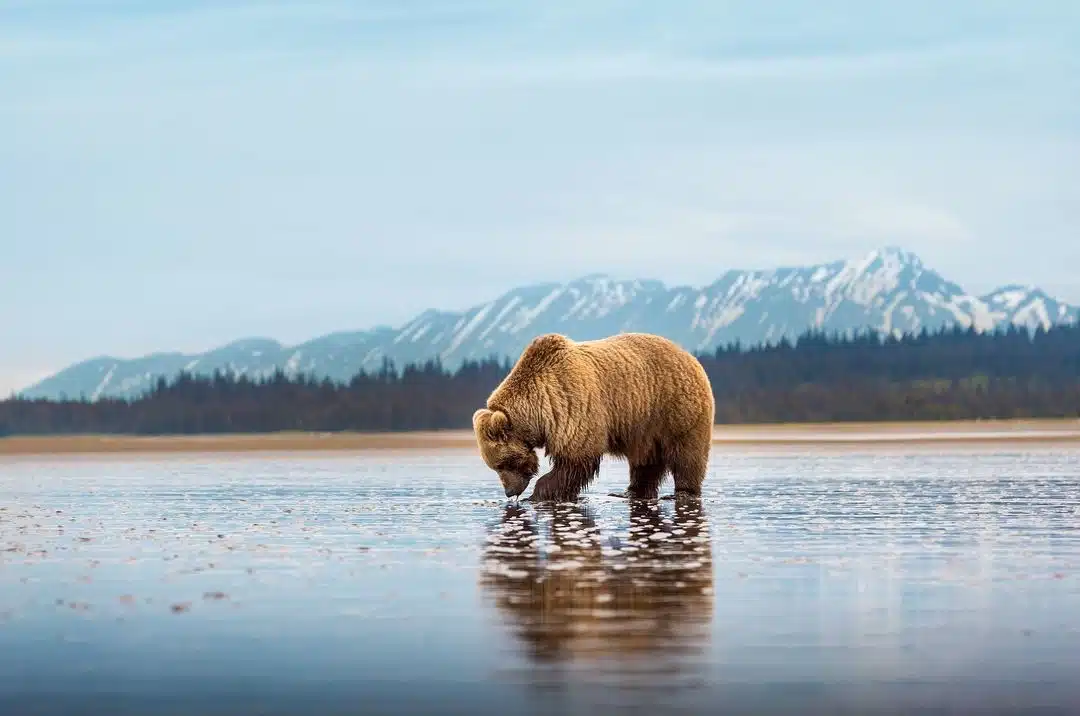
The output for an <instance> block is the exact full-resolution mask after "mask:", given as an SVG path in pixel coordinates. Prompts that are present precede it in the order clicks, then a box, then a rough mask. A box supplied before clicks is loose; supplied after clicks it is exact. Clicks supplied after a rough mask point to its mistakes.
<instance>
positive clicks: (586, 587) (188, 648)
mask: <svg viewBox="0 0 1080 716" xmlns="http://www.w3.org/2000/svg"><path fill="white" fill-rule="evenodd" d="M625 480H626V466H625V465H624V464H619V463H605V467H604V470H603V473H602V475H601V479H600V481H599V483H598V484H597V486H596V487H594V488H593V490H592V491H591V494H590V495H589V496H588V497H587V498H586V499H584V500H583V501H582V502H581V503H580V504H577V505H561V506H556V507H553V508H549V509H537V508H535V507H531V506H516V505H509V504H508V503H507V502H506V501H505V500H502V499H499V498H500V497H501V495H500V489H501V488H500V487H499V484H498V480H497V479H496V478H495V477H494V475H493V474H490V473H489V472H487V471H486V470H485V468H483V466H482V464H481V463H480V462H479V459H478V458H477V457H475V455H473V454H472V453H471V452H469V451H432V452H430V453H427V454H425V453H420V452H412V453H408V454H405V455H404V456H403V455H402V454H390V453H385V454H380V453H370V454H367V455H364V456H327V455H315V456H311V457H287V458H275V457H257V456H244V457H240V458H228V457H223V456H220V455H215V456H207V457H205V458H200V457H189V456H172V457H162V458H160V459H159V458H157V457H155V458H153V459H128V460H122V459H117V460H103V459H93V460H85V461H77V460H65V461H48V460H45V459H41V460H20V461H17V462H7V463H0V713H4V714H6V713H19V714H32V713H42V714H45V713H49V714H81V713H86V714H97V713H110V714H124V713H139V714H142V713H177V714H180V713H185V714H187V713H204V714H217V713H221V714H225V713H229V714H248V713H251V714H255V713H259V714H286V713H296V714H300V713H305V714H323V713H327V714H328V713H342V714H344V713H364V714H374V713H385V714H403V713H461V714H479V713H499V714H507V715H512V714H546V713H574V714H577V713H580V714H592V713H615V712H620V713H622V712H626V711H629V712H633V713H643V714H644V713H648V714H655V713H704V712H709V713H712V712H717V711H720V712H724V713H781V712H782V713H792V714H807V713H849V712H850V713H910V712H912V710H913V709H916V708H918V707H930V711H931V712H940V713H954V712H965V713H971V712H979V713H1027V712H1031V713H1076V712H1077V707H1078V706H1080V687H1077V686H1075V685H1074V684H1075V679H1076V674H1077V673H1080V579H1078V574H1080V570H1078V566H1080V531H1078V527H1080V452H1078V451H1067V450H1057V451H1052V450H1046V449H1043V450H1031V451H1017V452H1010V453H992V452H982V453H979V452H972V451H970V450H968V451H964V452H956V453H948V452H942V453H939V454H928V453H927V452H926V451H925V450H922V451H920V452H919V453H918V454H915V453H912V454H904V453H903V452H897V451H896V450H895V449H893V450H892V451H890V452H889V453H888V454H874V453H873V452H872V451H863V452H861V453H859V454H855V453H852V454H833V455H824V454H799V453H798V452H794V451H793V452H776V451H770V452H767V453H761V454H753V453H745V452H740V453H738V454H734V455H730V454H724V453H723V452H722V450H718V452H717V454H716V455H715V456H714V460H713V467H712V472H711V474H710V476H709V478H708V481H707V493H706V496H705V498H704V499H703V500H702V501H701V503H700V504H683V503H679V504H675V503H672V502H660V503H651V504H650V503H628V502H626V501H623V500H618V499H616V498H609V497H606V496H604V493H606V492H607V491H608V490H609V489H620V488H621V487H622V486H623V485H624V484H625ZM665 487H666V488H667V489H668V490H670V481H669V482H668V483H667V484H666V486H665Z"/></svg>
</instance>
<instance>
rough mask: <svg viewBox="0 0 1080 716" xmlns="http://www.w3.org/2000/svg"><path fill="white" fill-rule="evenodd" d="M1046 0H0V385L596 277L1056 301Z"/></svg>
mask: <svg viewBox="0 0 1080 716" xmlns="http://www.w3.org/2000/svg"><path fill="white" fill-rule="evenodd" d="M1078 227H1080V3H1076V2H1074V0H1059V1H1057V2H1049V1H1045V2H1039V1H1037V0H1026V1H1025V2H1023V3H1021V2H1013V1H1012V0H950V2H938V1H935V2H929V0H903V1H901V2H892V1H891V0H876V1H875V2H865V0H853V1H849V2H840V1H838V0H817V2H813V3H809V2H805V1H804V0H772V1H770V2H768V3H763V2H759V1H757V0H750V1H745V2H725V1H723V0H701V1H700V2H691V1H686V2H683V1H679V0H665V2H655V1H653V0H636V1H635V0H630V1H626V2H615V1H614V0H547V1H546V2H543V3H539V2H528V3H526V2H512V1H509V0H364V1H357V2H344V1H337V0H312V1H311V2H298V1H297V2H290V1H289V0H279V1H278V2H269V1H264V0H245V1H235V0H186V1H185V0H155V2H152V3H151V2H145V1H144V0H0V336H2V338H0V393H6V392H7V391H9V390H11V389H14V388H19V387H24V386H25V385H27V384H29V383H31V382H33V381H34V380H36V379H38V378H40V377H44V376H45V375H47V374H49V373H51V372H54V371H56V370H59V369H61V368H63V367H66V366H67V365H69V364H71V363H73V362H76V361H79V360H83V359H86V358H90V357H94V356H98V355H114V356H119V357H135V356H138V355H142V354H145V353H149V352H153V351H160V350H183V351H201V350H206V349H209V348H212V347H215V346H218V345H221V344H223V343H226V342H229V341H231V340H234V339H237V338H241V337H249V336H266V337H272V338H276V339H278V340H281V341H283V342H286V343H292V342H299V341H302V340H305V339H308V338H311V337H315V336H317V335H320V334H323V333H327V332H330V331H334V330H351V329H363V328H368V327H371V326H373V325H377V324H390V325H395V324H399V323H402V322H404V321H405V320H407V319H408V318H410V317H411V316H413V315H415V314H416V313H418V312H420V311H422V310H424V309H426V308H430V307H437V308H443V309H448V310H451V309H457V310H460V309H464V308H466V307H468V306H470V305H473V304H476V303H479V302H482V301H485V300H488V299H491V298H494V297H495V296H497V295H499V294H500V293H502V292H504V291H506V290H508V289H510V288H513V287H515V286H520V285H523V284H530V283H537V282H541V281H553V280H554V281H564V280H571V279H573V278H576V277H578V276H581V275H585V274H589V273H595V272H604V273H609V274H612V275H615V276H619V277H624V278H630V277H633V278H655V279H660V280H663V281H665V282H667V283H675V284H685V283H689V284H695V285H701V284H706V283H708V282H710V281H712V280H713V279H715V278H716V277H718V276H719V275H720V274H721V273H722V272H723V271H725V270H727V269H730V268H769V267H773V266H777V265H793V264H803V263H811V262H817V261H826V260H833V259H838V258H849V257H851V258H854V257H856V256H858V255H860V254H862V253H865V252H867V251H870V250H872V249H874V248H876V247H879V246H884V245H897V246H902V247H904V248H906V249H909V250H912V251H914V252H916V253H917V254H919V255H920V256H921V257H922V258H923V260H924V261H925V262H926V263H927V264H929V265H930V266H931V267H932V268H934V269H936V270H938V271H940V272H941V273H942V274H944V275H945V276H947V277H948V278H950V279H953V280H955V281H957V282H959V283H960V284H961V285H963V286H965V287H966V288H968V289H969V290H971V291H984V290H989V289H991V288H993V287H994V286H996V285H1000V284H1004V283H1031V284H1038V285H1039V286H1041V287H1042V288H1044V289H1046V290H1047V291H1049V292H1050V293H1051V294H1053V295H1056V296H1058V297H1060V298H1064V299H1067V300H1071V301H1076V302H1080V274H1078V273H1077V266H1078V265H1080V231H1078Z"/></svg>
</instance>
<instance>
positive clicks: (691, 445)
mask: <svg viewBox="0 0 1080 716" xmlns="http://www.w3.org/2000/svg"><path fill="white" fill-rule="evenodd" d="M706 427H707V428H708V429H707V430H705V429H702V430H694V431H693V432H692V433H690V434H688V435H686V436H685V437H684V438H682V439H681V440H679V441H678V442H677V443H676V444H674V445H672V446H671V449H669V450H668V451H667V455H666V457H667V459H668V460H669V462H670V464H671V476H672V477H673V478H675V494H673V495H667V496H665V497H664V499H665V500H670V499H674V498H677V497H700V496H701V485H702V483H703V482H705V474H706V472H708V469H709V450H710V448H711V447H712V428H711V426H706Z"/></svg>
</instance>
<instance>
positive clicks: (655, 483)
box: [608, 462, 667, 500]
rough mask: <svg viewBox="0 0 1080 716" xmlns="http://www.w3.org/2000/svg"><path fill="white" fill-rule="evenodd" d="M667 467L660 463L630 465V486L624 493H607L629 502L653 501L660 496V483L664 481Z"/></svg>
mask: <svg viewBox="0 0 1080 716" xmlns="http://www.w3.org/2000/svg"><path fill="white" fill-rule="evenodd" d="M666 472H667V467H666V466H665V465H664V464H663V463H662V462H650V463H646V464H644V465H635V464H633V463H631V464H630V485H629V486H628V487H627V488H626V491H625V492H611V493H608V494H609V495H610V496H611V497H622V498H626V499H631V500H655V499H656V498H657V497H659V496H660V483H661V482H663V481H664V474H665V473H666Z"/></svg>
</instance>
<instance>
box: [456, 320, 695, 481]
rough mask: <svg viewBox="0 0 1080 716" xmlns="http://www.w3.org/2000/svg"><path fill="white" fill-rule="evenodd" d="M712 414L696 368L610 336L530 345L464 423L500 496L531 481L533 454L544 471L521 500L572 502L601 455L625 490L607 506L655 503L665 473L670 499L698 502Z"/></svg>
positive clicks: (662, 350) (657, 349)
mask: <svg viewBox="0 0 1080 716" xmlns="http://www.w3.org/2000/svg"><path fill="white" fill-rule="evenodd" d="M715 410H716V406H715V401H714V398H713V392H712V386H711V385H710V383H709V378H708V376H707V375H706V374H705V369H704V368H703V367H702V366H701V363H700V362H699V361H698V360H697V358H695V357H694V356H693V355H691V354H690V353H689V352H687V351H685V350H683V349H682V348H680V347H679V346H677V345H676V344H675V343H673V342H672V341H669V340H668V339H666V338H663V337H661V336H656V335H651V334H648V333H620V334H617V335H614V336H609V337H607V338H602V339H599V340H593V341H574V340H572V339H570V338H567V337H566V336H562V335H559V334H555V333H552V334H547V335H543V336H539V337H537V338H534V339H533V340H532V342H531V343H530V344H529V345H528V346H527V347H526V348H525V350H524V351H523V352H522V354H521V357H520V358H519V359H518V361H517V364H516V365H515V366H514V368H513V370H511V371H510V374H509V375H507V376H506V378H505V379H504V380H503V382H502V383H501V384H500V385H499V386H498V387H497V388H496V389H495V390H494V391H493V392H492V393H491V396H490V397H489V398H488V401H487V407H486V408H481V409H479V410H477V411H476V412H475V413H474V414H473V431H474V432H475V433H476V441H477V444H478V446H479V448H480V454H481V456H482V457H483V459H484V463H485V464H486V465H487V466H488V467H489V468H491V469H492V470H494V471H495V472H497V473H498V474H499V480H500V481H501V482H502V485H503V490H504V491H505V493H506V496H507V497H517V496H518V495H520V494H521V493H522V492H524V491H525V488H527V487H528V486H529V482H530V481H531V480H532V478H533V477H535V476H536V473H537V470H538V469H539V460H538V458H537V455H536V452H535V451H536V449H538V448H544V451H545V453H546V454H547V456H548V457H550V458H551V463H552V469H551V471H550V472H548V473H547V474H545V475H544V476H543V477H541V478H540V479H539V480H538V481H537V482H536V487H534V488H533V492H532V495H530V496H529V498H528V499H529V500H531V501H551V500H554V501H573V500H575V499H577V497H578V495H579V493H580V492H581V490H582V489H584V488H585V487H587V486H588V484H589V483H590V482H591V481H592V480H593V479H594V478H595V477H596V475H597V473H598V472H599V471H600V460H601V458H602V457H603V456H605V455H610V456H613V457H622V458H626V459H627V460H628V461H629V463H630V484H629V487H627V489H626V491H625V492H622V493H618V494H615V493H612V494H614V495H615V496H617V497H629V498H645V499H655V498H656V497H657V496H658V495H659V491H660V483H661V482H662V481H663V479H664V477H665V475H666V473H667V472H671V475H672V477H673V478H674V479H675V494H673V495H671V496H669V497H668V498H665V499H670V498H672V497H676V496H698V495H700V494H701V483H702V482H703V481H704V480H705V472H706V469H707V466H708V461H709V450H710V448H711V447H712V430H713V417H714V414H715Z"/></svg>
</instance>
